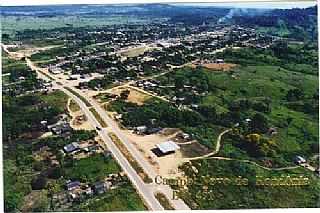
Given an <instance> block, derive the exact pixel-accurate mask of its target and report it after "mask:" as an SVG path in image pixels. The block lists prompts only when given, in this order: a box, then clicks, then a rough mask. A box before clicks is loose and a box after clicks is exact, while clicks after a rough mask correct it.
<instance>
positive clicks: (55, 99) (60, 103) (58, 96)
mask: <svg viewBox="0 0 320 213" xmlns="http://www.w3.org/2000/svg"><path fill="white" fill-rule="evenodd" d="M39 97H40V99H41V100H43V101H44V102H46V103H47V104H49V105H51V106H55V107H57V108H58V109H59V110H60V111H61V112H64V111H66V109H67V103H68V96H67V95H66V94H65V93H64V92H62V91H54V92H52V93H50V95H41V96H39Z"/></svg>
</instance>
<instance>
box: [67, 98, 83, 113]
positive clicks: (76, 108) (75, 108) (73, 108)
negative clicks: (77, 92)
mask: <svg viewBox="0 0 320 213" xmlns="http://www.w3.org/2000/svg"><path fill="white" fill-rule="evenodd" d="M69 107H70V110H71V111H72V112H77V111H79V110H80V106H79V105H78V104H77V102H75V101H74V100H73V99H71V100H70V103H69Z"/></svg>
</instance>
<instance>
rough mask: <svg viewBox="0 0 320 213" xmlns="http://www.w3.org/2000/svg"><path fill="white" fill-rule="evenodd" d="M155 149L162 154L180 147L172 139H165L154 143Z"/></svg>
mask: <svg viewBox="0 0 320 213" xmlns="http://www.w3.org/2000/svg"><path fill="white" fill-rule="evenodd" d="M156 147H157V149H158V150H160V152H161V153H162V154H170V153H173V152H175V151H176V150H178V149H180V147H179V146H178V145H177V144H176V143H175V142H173V141H166V142H163V143H160V144H157V145H156Z"/></svg>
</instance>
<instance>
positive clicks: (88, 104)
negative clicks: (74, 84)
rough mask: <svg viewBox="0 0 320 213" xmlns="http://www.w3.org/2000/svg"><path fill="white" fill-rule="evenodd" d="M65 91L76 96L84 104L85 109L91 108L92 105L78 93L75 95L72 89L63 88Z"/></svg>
mask: <svg viewBox="0 0 320 213" xmlns="http://www.w3.org/2000/svg"><path fill="white" fill-rule="evenodd" d="M63 88H65V89H66V90H68V91H69V92H71V93H72V94H74V95H75V96H77V97H78V98H79V99H80V100H81V101H82V102H84V104H85V105H86V106H87V107H91V106H92V105H91V104H90V103H89V101H87V99H85V98H84V97H83V96H82V95H80V94H79V93H77V92H76V91H74V90H73V89H70V88H69V87H63Z"/></svg>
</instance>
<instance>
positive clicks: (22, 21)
mask: <svg viewBox="0 0 320 213" xmlns="http://www.w3.org/2000/svg"><path fill="white" fill-rule="evenodd" d="M1 22H2V32H3V33H8V34H14V33H15V32H16V31H23V30H26V29H32V30H38V29H54V28H61V27H70V25H72V27H75V28H77V27H87V26H92V27H99V26H106V25H113V24H125V23H149V22H150V19H147V18H136V17H134V16H123V15H119V16H115V15H113V16H102V17H94V16H92V17H81V16H55V17H32V16H24V17H20V16H3V17H1ZM34 23H37V24H34Z"/></svg>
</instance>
